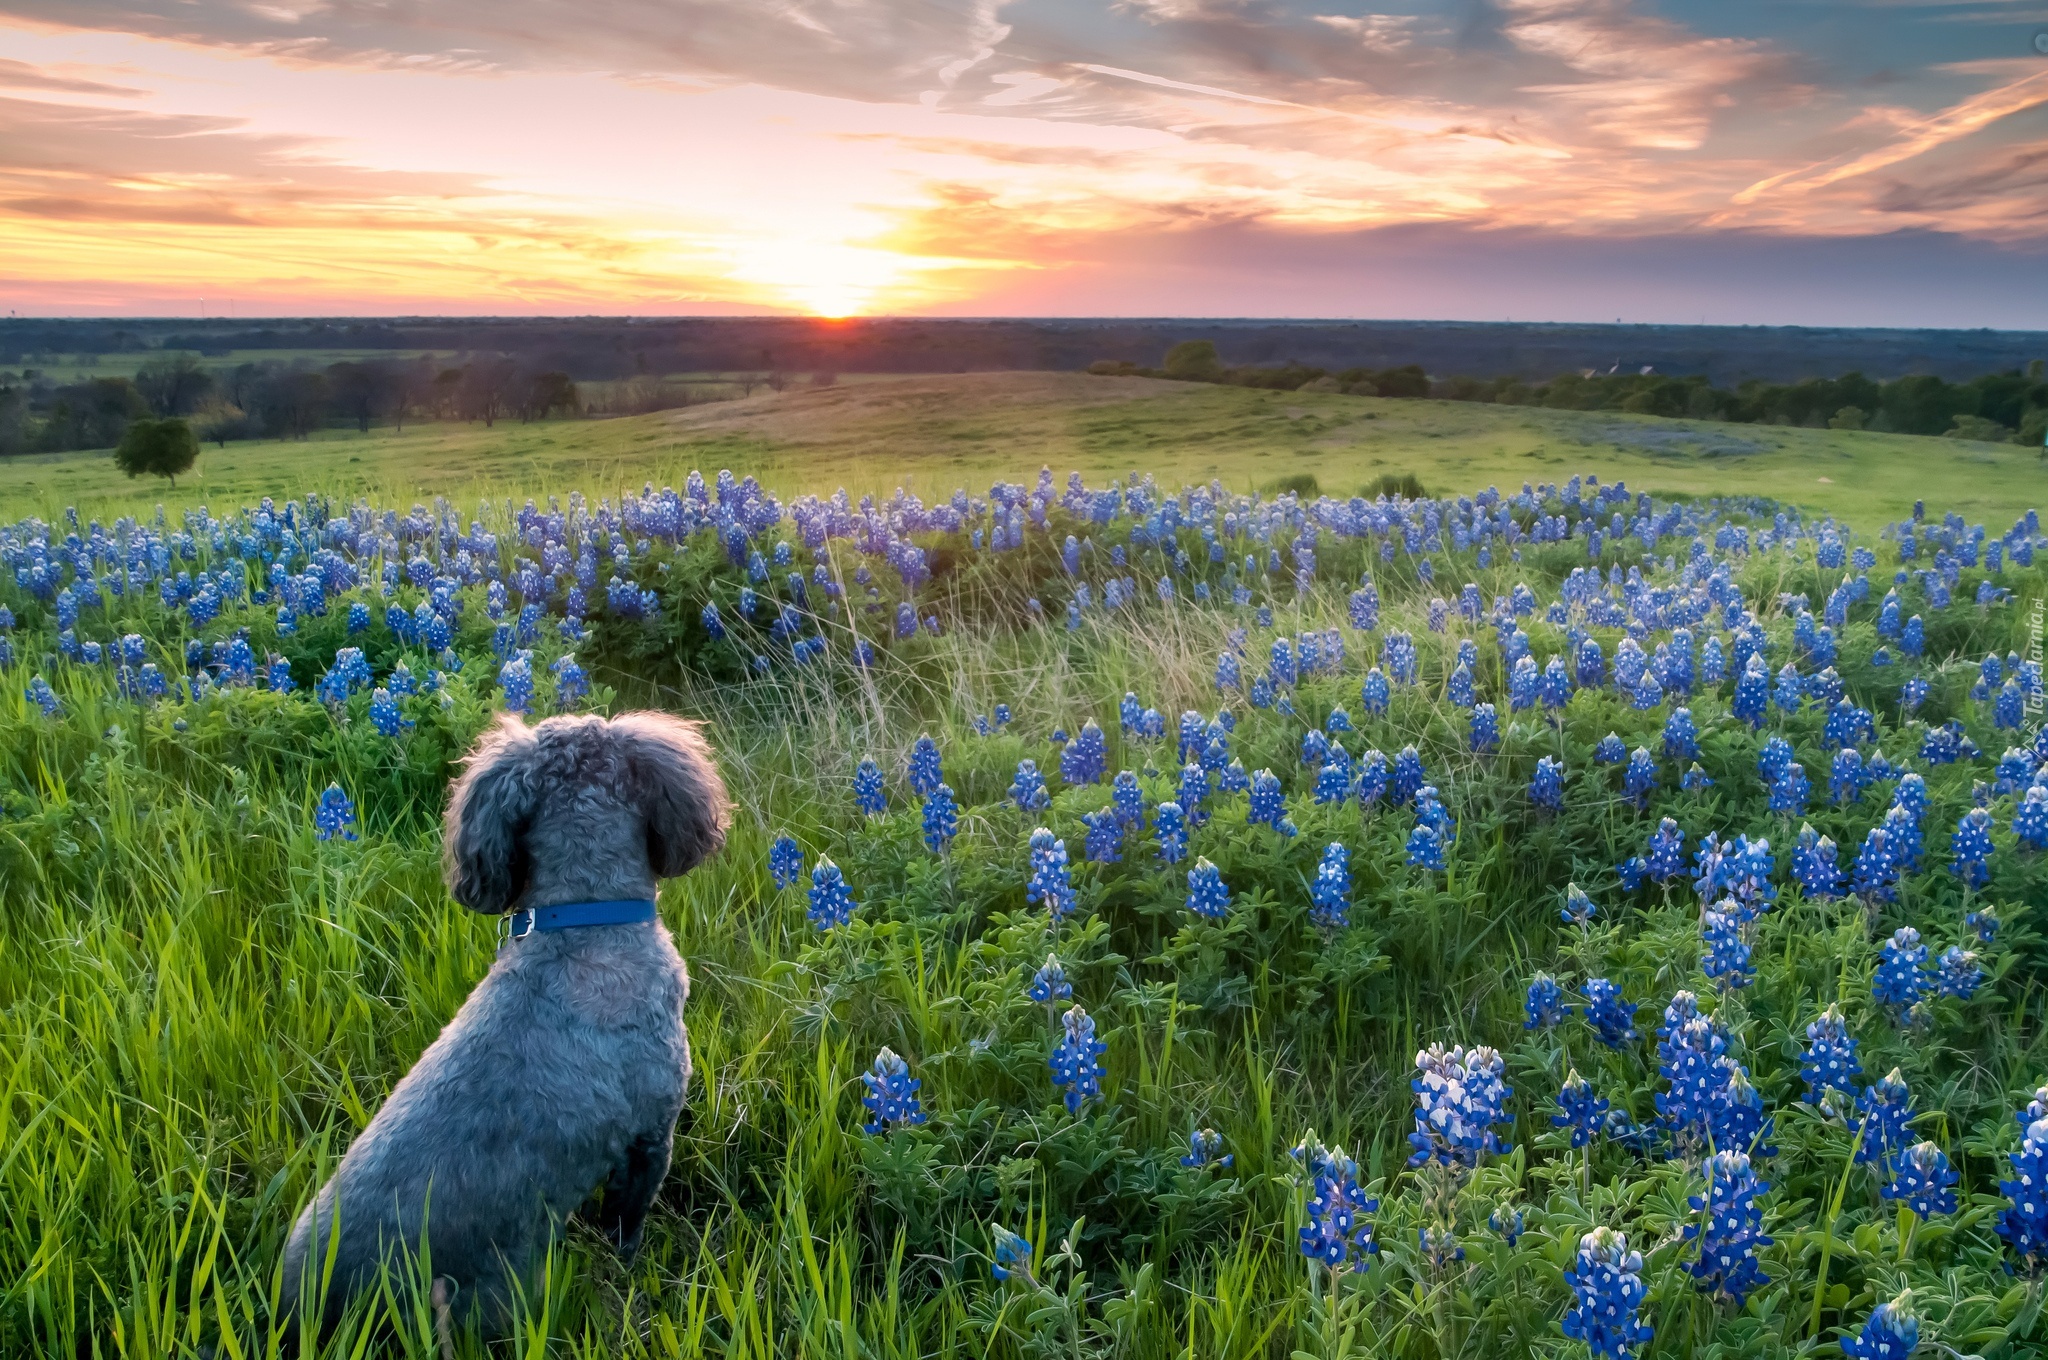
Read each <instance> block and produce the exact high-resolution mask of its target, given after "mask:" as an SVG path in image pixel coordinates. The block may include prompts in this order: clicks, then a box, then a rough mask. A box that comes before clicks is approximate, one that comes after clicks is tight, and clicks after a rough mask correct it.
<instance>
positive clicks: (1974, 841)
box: [1949, 807, 1992, 888]
mask: <svg viewBox="0 0 2048 1360" xmlns="http://www.w3.org/2000/svg"><path fill="white" fill-rule="evenodd" d="M1991 826H1992V822H1991V814H1990V813H1989V812H1987V811H1986V810H1985V809H1983V808H1981V807H1974V808H1971V809H1970V810H1969V811H1968V812H1966V813H1964V814H1963V815H1962V818H1961V820H1959V821H1958V822H1957V823H1956V833H1955V835H1954V837H1952V838H1951V840H1950V842H1949V847H1950V850H1951V852H1952V853H1953V854H1954V855H1955V863H1954V866H1953V867H1954V871H1955V876H1956V877H1957V878H1960V879H1961V880H1963V885H1964V886H1965V887H1970V888H1981V887H1983V886H1984V885H1985V884H1986V883H1988V882H1990V881H1991V871H1990V869H1989V868H1987V867H1986V865H1985V861H1986V860H1989V859H1990V858H1991Z"/></svg>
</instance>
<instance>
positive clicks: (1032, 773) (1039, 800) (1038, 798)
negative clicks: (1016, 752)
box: [1009, 757, 1052, 812]
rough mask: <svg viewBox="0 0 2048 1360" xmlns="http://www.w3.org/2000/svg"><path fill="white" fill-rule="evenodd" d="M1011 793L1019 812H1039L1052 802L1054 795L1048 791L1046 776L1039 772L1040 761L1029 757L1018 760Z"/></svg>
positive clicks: (1011, 783) (1011, 798)
mask: <svg viewBox="0 0 2048 1360" xmlns="http://www.w3.org/2000/svg"><path fill="white" fill-rule="evenodd" d="M1009 793H1010V801H1011V802H1013V803H1015V804H1016V805H1017V810H1018V811H1019V812H1038V811H1041V810H1042V809H1044V808H1045V807H1046V805H1047V804H1049V803H1051V802H1052V795H1051V794H1050V793H1048V792H1046V788H1045V776H1044V775H1042V774H1040V773H1039V772H1038V762H1037V761H1035V760H1032V759H1030V758H1029V757H1026V758H1025V759H1023V760H1020V761H1018V762H1017V774H1016V777H1015V778H1013V779H1012V780H1011V781H1010V789H1009Z"/></svg>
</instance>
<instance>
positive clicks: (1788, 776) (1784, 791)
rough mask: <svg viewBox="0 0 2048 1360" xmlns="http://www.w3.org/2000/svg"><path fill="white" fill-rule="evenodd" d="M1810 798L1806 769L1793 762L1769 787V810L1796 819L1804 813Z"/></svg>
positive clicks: (1811, 791) (1811, 789) (1811, 793)
mask: <svg viewBox="0 0 2048 1360" xmlns="http://www.w3.org/2000/svg"><path fill="white" fill-rule="evenodd" d="M1812 796H1813V786H1812V785H1811V784H1810V783H1808V782H1807V778H1806V767H1805V766H1804V765H1801V764H1800V763H1799V762H1798V761H1796V760H1795V761H1793V762H1792V763H1791V764H1789V765H1787V766H1786V767H1785V772H1784V773H1783V774H1781V775H1779V776H1778V778H1777V780H1776V781H1775V782H1774V783H1773V784H1772V785H1771V799H1770V810H1771V811H1772V812H1776V813H1779V814H1781V815H1783V816H1787V817H1798V816H1801V815H1802V814H1804V813H1805V811H1806V802H1807V800H1808V799H1809V798H1811V797H1812Z"/></svg>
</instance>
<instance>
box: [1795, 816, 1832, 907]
mask: <svg viewBox="0 0 2048 1360" xmlns="http://www.w3.org/2000/svg"><path fill="white" fill-rule="evenodd" d="M1792 879H1794V881H1796V883H1798V887H1800V893H1804V895H1806V897H1810V899H1817V901H1827V899H1829V897H1837V895H1839V893H1841V866H1839V864H1837V862H1835V842H1833V840H1829V838H1827V836H1817V834H1815V830H1812V827H1810V825H1802V827H1800V832H1798V844H1794V846H1792Z"/></svg>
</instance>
